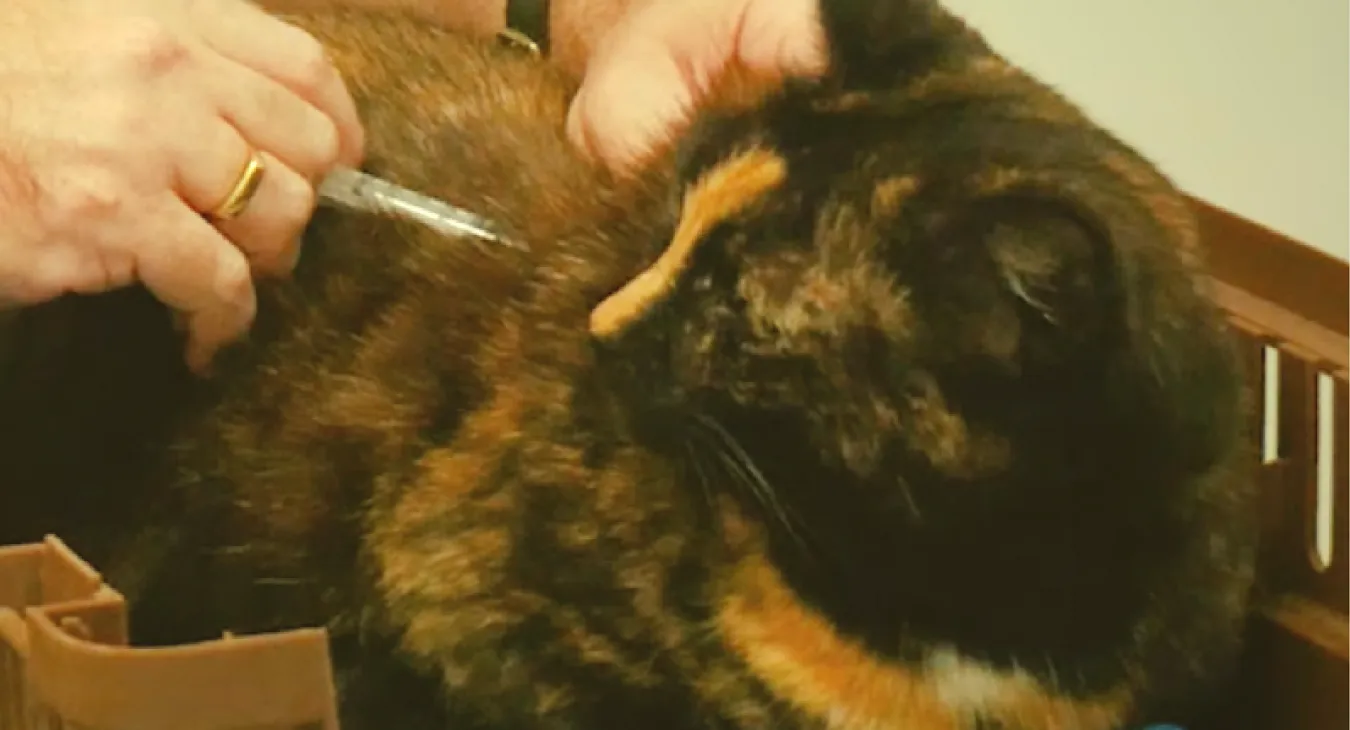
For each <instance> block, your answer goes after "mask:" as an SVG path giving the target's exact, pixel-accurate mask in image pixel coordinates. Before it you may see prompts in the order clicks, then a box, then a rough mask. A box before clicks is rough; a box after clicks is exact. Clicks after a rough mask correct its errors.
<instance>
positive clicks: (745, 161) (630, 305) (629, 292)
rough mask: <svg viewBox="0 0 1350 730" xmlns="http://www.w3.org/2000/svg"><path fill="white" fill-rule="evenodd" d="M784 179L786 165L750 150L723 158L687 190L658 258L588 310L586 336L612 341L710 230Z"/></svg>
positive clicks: (664, 288) (667, 285) (669, 284)
mask: <svg viewBox="0 0 1350 730" xmlns="http://www.w3.org/2000/svg"><path fill="white" fill-rule="evenodd" d="M786 178H787V161H786V160H784V159H783V158H782V157H781V156H780V155H778V154H777V153H775V152H771V151H769V150H766V149H763V148H758V147H756V148H752V149H750V150H747V151H745V152H742V153H740V154H738V155H735V156H733V157H730V158H728V159H727V160H725V161H723V162H722V163H721V164H719V165H718V166H717V167H714V168H713V169H711V170H709V171H708V172H707V173H705V174H704V175H703V177H702V178H700V179H699V181H698V182H696V183H694V185H693V186H691V187H690V189H689V191H688V192H687V193H686V194H685V197H684V209H683V213H682V215H681V216H680V223H679V226H678V227H677V228H676V229H675V235H674V236H673V238H672V239H671V243H670V246H668V247H667V248H666V250H665V252H664V253H662V254H661V257H660V258H658V259H657V260H656V263H654V264H652V265H651V266H650V267H649V268H647V269H646V270H645V271H643V272H642V273H640V274H638V275H637V276H636V277H634V278H633V279H632V280H631V281H629V282H628V283H627V284H625V285H624V286H623V287H622V288H621V289H619V290H618V291H616V292H614V293H613V294H611V295H610V296H609V297H608V298H607V299H605V300H604V301H603V302H600V304H599V306H597V307H596V308H595V309H594V310H592V311H591V322H590V329H591V334H592V335H593V336H595V337H599V338H604V339H608V338H612V337H614V336H616V335H618V334H620V333H621V332H623V330H624V329H626V328H627V327H629V326H630V325H631V324H632V323H633V322H635V321H636V320H637V319H638V318H639V317H641V316H642V314H643V313H644V312H646V311H647V310H649V309H651V308H652V307H653V306H655V305H656V304H657V303H659V302H660V301H661V300H662V299H664V298H665V297H666V296H668V295H669V294H670V291H671V290H672V289H673V288H674V286H675V281H676V279H677V278H678V277H679V276H680V274H682V273H683V272H684V270H685V269H686V268H687V267H688V265H689V259H690V258H691V257H692V256H693V254H694V251H695V250H696V249H697V246H698V243H699V242H700V241H701V240H703V237H704V236H705V235H706V234H707V233H708V231H709V230H711V229H712V228H713V226H715V225H717V224H718V223H720V222H722V221H724V220H726V219H727V218H730V217H731V216H733V215H736V214H737V213H739V212H741V211H743V210H745V209H746V208H748V207H749V206H750V205H751V204H752V203H754V202H755V201H756V200H758V199H759V198H760V197H762V196H763V195H764V194H765V193H767V192H769V191H770V190H772V189H774V188H776V187H778V186H779V185H781V184H782V182H783V180H785V179H786Z"/></svg>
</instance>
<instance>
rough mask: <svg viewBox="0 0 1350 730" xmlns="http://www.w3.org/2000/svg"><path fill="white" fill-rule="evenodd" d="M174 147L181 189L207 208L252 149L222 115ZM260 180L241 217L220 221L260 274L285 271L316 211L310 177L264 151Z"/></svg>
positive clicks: (186, 198) (229, 186)
mask: <svg viewBox="0 0 1350 730" xmlns="http://www.w3.org/2000/svg"><path fill="white" fill-rule="evenodd" d="M183 144H184V145H185V146H184V147H183V148H181V149H178V150H175V155H174V158H175V159H176V160H177V170H176V177H177V181H178V185H177V192H178V194H179V195H180V196H181V198H182V199H183V202H184V203H186V204H187V205H188V206H189V207H191V208H192V209H194V210H198V211H202V212H205V213H209V212H210V211H211V210H213V209H215V208H216V207H217V206H219V205H220V204H221V202H222V201H224V200H225V198H226V197H227V196H228V195H229V194H230V192H231V190H233V188H234V186H235V185H236V184H237V183H238V182H239V177H240V175H241V173H242V172H243V170H244V167H245V165H247V164H248V162H249V158H250V156H251V155H252V154H253V150H254V149H259V148H261V147H262V145H260V144H250V143H249V142H248V141H247V140H245V139H244V137H243V135H241V134H240V133H239V132H238V131H236V130H235V129H234V127H232V126H230V125H229V124H226V123H225V122H223V121H221V120H220V119H219V118H217V119H214V120H212V122H210V123H208V124H207V125H206V129H205V130H204V131H202V132H200V133H198V134H194V135H185V138H184V140H183ZM261 156H262V161H263V173H262V180H261V182H260V183H259V186H258V189H257V191H256V192H254V194H253V197H252V199H250V200H249V202H248V204H247V205H246V206H245V207H244V209H243V211H241V212H240V213H239V214H238V216H236V217H234V218H231V219H229V220H225V221H220V222H218V223H217V228H218V229H219V231H220V232H221V233H223V234H224V235H225V236H227V237H228V238H229V240H230V241H231V242H233V243H234V244H235V245H236V246H238V247H239V249H240V251H242V252H243V254H244V256H245V257H246V258H247V259H248V261H249V262H250V263H251V264H252V268H253V269H254V270H255V271H257V272H260V273H265V274H274V275H284V274H286V273H289V272H290V270H291V269H292V268H293V267H294V265H295V259H296V256H297V254H298V250H297V248H296V247H297V245H298V244H297V242H298V239H299V236H300V232H301V231H302V230H303V229H304V226H305V224H306V223H307V222H308V221H309V218H310V216H311V215H312V213H313V211H314V189H313V187H312V185H311V184H310V182H309V180H308V179H307V178H306V177H305V176H302V175H301V174H300V173H299V172H296V171H295V170H293V169H291V167H290V166H288V165H287V164H285V163H284V162H283V161H282V160H280V159H279V158H277V157H276V156H275V155H272V154H270V153H267V152H263V153H261Z"/></svg>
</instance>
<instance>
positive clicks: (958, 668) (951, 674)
mask: <svg viewBox="0 0 1350 730" xmlns="http://www.w3.org/2000/svg"><path fill="white" fill-rule="evenodd" d="M723 512H724V515H725V517H724V519H725V522H726V525H727V532H726V534H727V536H728V538H729V539H731V540H732V541H733V542H742V543H743V544H742V545H741V547H742V548H744V549H746V552H745V557H743V558H742V559H741V561H740V563H739V565H738V566H737V567H736V568H735V569H734V571H733V572H732V574H731V575H730V576H728V579H727V581H726V583H725V584H724V595H723V596H722V598H721V601H720V605H719V610H718V612H717V614H716V616H715V619H714V620H715V623H716V626H717V628H718V631H719V632H720V634H721V636H722V639H723V640H724V641H725V642H726V643H727V644H728V646H729V647H730V648H731V650H732V651H733V652H735V653H736V654H737V655H738V656H739V657H740V658H741V660H742V661H744V662H745V663H746V665H747V666H748V667H749V668H750V670H751V671H752V672H754V673H755V674H756V675H757V676H758V677H759V678H760V679H761V680H762V681H763V682H764V683H765V684H766V685H767V686H768V687H769V688H770V689H771V690H772V691H773V692H774V693H775V694H776V695H778V696H779V697H781V698H783V700H785V701H786V702H787V703H788V704H790V705H791V706H793V707H795V708H796V709H797V710H798V711H801V712H804V713H806V714H808V715H811V716H813V717H815V718H817V719H818V720H820V721H821V723H822V726H823V727H825V728H829V730H914V728H923V729H924V730H961V729H962V728H968V727H972V726H973V725H974V721H975V719H976V718H986V719H990V720H995V721H997V722H1000V723H1002V724H1003V726H1005V727H1037V728H1054V729H1056V730H1070V729H1072V730H1109V728H1113V727H1115V726H1116V724H1117V723H1119V722H1120V721H1121V719H1122V717H1123V715H1124V713H1125V712H1126V710H1127V708H1128V707H1129V704H1130V700H1131V697H1132V692H1131V690H1130V688H1129V687H1128V686H1125V685H1122V686H1120V687H1118V688H1116V689H1114V690H1112V691H1110V692H1108V693H1106V694H1104V695H1102V696H1099V697H1095V698H1090V699H1085V700H1077V699H1071V698H1067V697H1064V696H1062V695H1059V694H1057V693H1055V692H1053V691H1052V690H1049V689H1047V688H1046V687H1044V686H1043V685H1042V684H1041V683H1040V682H1038V681H1037V680H1036V679H1035V678H1034V677H1031V676H1030V675H1028V674H1026V673H1023V672H1019V671H1015V670H1014V671H1005V670H999V669H994V668H991V667H988V666H985V665H983V664H980V663H977V662H974V661H971V660H968V659H965V658H963V657H961V656H960V655H958V654H956V653H954V652H950V653H940V654H939V653H932V654H931V655H930V658H929V661H927V662H925V663H922V664H917V663H916V664H915V665H913V666H902V665H899V664H895V663H891V662H885V661H883V660H881V659H879V658H878V657H876V656H874V655H872V654H871V653H869V652H868V651H867V650H866V649H865V648H863V647H862V646H860V645H858V644H857V643H856V642H854V641H852V640H850V639H848V638H845V637H842V636H840V635H839V634H838V633H836V632H835V630H834V627H833V626H831V625H830V623H829V621H828V620H827V619H825V618H824V617H822V616H820V615H819V614H817V613H816V612H815V611H813V610H812V609H810V608H808V607H806V606H805V605H803V604H802V603H801V601H799V600H798V599H797V597H796V595H795V594H794V593H793V591H792V589H791V588H789V587H788V586H787V585H786V583H785V582H784V581H783V579H782V576H781V575H780V574H779V573H778V571H777V570H776V569H775V568H774V567H773V566H772V565H771V564H770V563H769V561H768V559H767V558H765V557H764V554H763V552H762V551H761V550H759V549H756V548H755V547H752V545H753V543H755V542H758V540H756V539H755V537H754V536H753V529H752V528H750V527H749V526H748V525H747V524H746V523H745V522H743V521H742V520H741V518H740V516H739V515H738V514H737V513H736V510H735V508H734V507H729V506H727V504H726V503H725V502H724V503H723Z"/></svg>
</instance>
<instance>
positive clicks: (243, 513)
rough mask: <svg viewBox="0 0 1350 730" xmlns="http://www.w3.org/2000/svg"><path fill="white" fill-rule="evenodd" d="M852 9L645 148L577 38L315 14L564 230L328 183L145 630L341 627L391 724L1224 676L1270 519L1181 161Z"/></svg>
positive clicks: (566, 719)
mask: <svg viewBox="0 0 1350 730" xmlns="http://www.w3.org/2000/svg"><path fill="white" fill-rule="evenodd" d="M821 10H822V16H823V21H824V23H825V26H826V30H827V35H828V42H829V46H828V50H829V54H830V59H831V66H830V71H829V73H828V74H827V76H826V77H825V78H824V79H822V80H820V81H818V82H793V83H791V84H788V85H786V86H784V87H782V88H777V89H767V90H766V89H761V90H760V91H762V92H764V93H765V95H764V96H762V97H754V100H753V102H751V101H750V100H747V99H746V98H745V96H744V95H737V97H736V98H734V99H733V98H732V95H730V94H727V95H724V96H723V101H725V102H726V103H725V104H724V105H722V106H721V107H720V111H718V112H709V113H708V114H706V115H705V116H704V117H703V118H701V119H700V120H699V121H698V124H697V125H696V126H695V128H694V130H693V131H692V132H691V133H690V134H689V135H688V136H687V138H685V139H682V140H680V142H679V143H678V145H677V146H676V147H677V149H676V151H675V152H674V153H672V155H671V156H670V157H669V158H668V159H667V158H666V157H664V156H663V157H662V158H661V159H660V160H658V161H657V163H655V164H654V165H653V169H652V170H651V172H650V173H649V174H647V175H646V176H645V177H643V178H642V179H640V180H637V181H632V182H623V181H619V180H615V179H612V178H611V177H609V176H608V175H607V174H606V173H604V172H602V171H599V170H597V169H595V168H593V167H592V166H590V165H588V164H586V163H584V162H583V161H582V160H581V159H580V158H579V157H578V156H577V155H576V154H575V153H574V151H573V150H572V149H571V147H570V146H569V145H568V144H567V142H566V141H565V139H564V137H563V134H562V119H563V117H564V112H565V109H566V102H567V99H568V95H569V93H570V92H571V90H572V89H573V84H572V81H571V80H569V79H566V78H564V77H562V76H561V75H558V74H557V73H555V72H554V71H553V70H551V69H550V68H549V67H548V66H547V65H546V64H544V63H541V62H538V61H535V60H533V59H526V58H522V57H520V56H517V55H514V54H512V53H511V52H509V51H506V50H502V49H498V48H495V47H494V46H492V45H491V44H490V43H487V42H482V41H472V40H467V39H463V38H460V37H458V36H455V35H452V34H449V33H445V32H442V31H439V30H436V29H433V28H430V27H427V26H425V25H424V24H422V23H420V22H418V21H415V20H408V19H403V18H401V17H400V16H396V15H388V16H386V15H377V16H372V15H359V14H352V13H332V14H324V15H314V16H307V17H302V18H297V21H298V22H300V23H301V24H303V25H304V26H305V27H307V28H309V29H310V30H312V31H313V32H315V33H316V34H317V35H319V37H320V38H322V39H323V40H324V41H325V42H326V43H328V44H329V46H330V47H331V49H332V52H333V54H334V56H335V58H336V59H337V61H338V63H339V65H340V67H341V68H342V69H343V70H344V73H345V74H346V75H347V77H348V80H349V83H350V85H351V87H352V89H353V92H354V93H355V95H356V96H357V98H358V101H359V104H360V105H361V109H362V115H363V117H364V119H365V120H366V123H367V125H368V129H369V138H370V147H371V151H370V156H369V161H368V168H369V169H370V170H372V171H373V172H376V173H378V174H381V175H384V176H388V177H390V178H392V179H394V180H396V181H399V182H402V183H404V184H408V185H410V186H412V187H415V188H417V189H420V190H423V191H425V192H428V193H430V194H433V195H437V196H441V197H444V198H446V199H449V200H451V201H455V202H457V203H460V204H463V205H467V206H469V207H471V208H474V209H478V210H481V211H483V212H485V213H487V214H489V215H491V216H492V217H494V218H496V219H499V220H501V221H503V222H504V223H505V224H506V226H507V227H508V228H509V229H510V230H511V231H512V232H513V234H514V236H515V237H516V238H517V239H519V240H520V241H522V242H524V243H526V244H528V247H529V251H528V252H524V251H518V250H515V249H511V248H507V247H483V246H480V245H478V244H475V243H471V242H468V241H462V240H450V239H445V238H439V237H437V236H436V235H434V234H432V233H430V232H429V231H426V230H421V229H418V228H416V227H413V226H410V225H404V224H400V223H394V222H390V221H387V220H380V219H375V218H371V217H365V216H359V215H353V214H346V213H342V214H335V213H333V212H331V211H321V212H320V213H319V214H318V216H317V217H316V219H315V221H314V223H313V224H312V226H311V229H310V230H309V232H308V234H307V238H306V248H305V251H306V253H305V256H304V259H303V260H302V262H301V265H300V268H299V270H298V272H297V276H296V279H295V281H293V282H291V283H288V284H284V285H278V286H276V287H273V288H270V289H265V290H264V291H263V293H262V300H261V304H260V312H261V314H260V320H259V324H258V327H257V329H256V331H255V333H254V335H253V337H252V339H251V342H250V343H248V344H246V345H244V346H241V347H239V348H237V349H236V350H235V351H233V352H230V353H228V354H227V357H226V359H225V360H223V361H222V362H221V363H219V367H218V371H217V377H216V379H215V381H214V382H215V383H217V384H218V385H219V386H220V393H219V402H218V403H217V404H215V405H214V406H213V407H212V408H211V409H210V410H209V411H208V412H207V413H206V415H205V416H204V417H199V418H196V419H193V420H192V424H191V425H190V426H188V427H186V428H184V430H183V434H182V438H181V439H180V441H179V443H178V446H177V448H176V450H175V453H176V458H177V461H176V464H177V466H176V468H177V469H178V470H179V473H180V475H181V478H180V479H179V480H178V482H177V483H176V484H175V485H174V487H173V488H172V489H171V490H169V491H167V492H165V493H164V494H160V495H156V496H155V499H156V500H158V504H159V505H160V506H161V512H160V514H159V517H160V520H159V521H158V522H157V523H156V524H157V525H158V529H151V531H150V532H147V533H145V534H146V535H149V537H147V538H146V540H145V541H144V544H145V545H150V546H151V547H152V548H156V549H158V552H156V549H149V550H140V549H139V548H137V549H134V550H128V551H127V552H126V553H125V554H124V555H123V557H122V558H121V561H122V562H120V563H119V562H113V564H112V570H111V572H112V576H113V579H114V580H121V581H122V582H121V583H119V585H121V586H122V587H124V588H126V589H127V590H128V591H129V592H131V593H132V594H133V595H134V596H136V598H137V605H136V606H135V614H134V615H136V616H137V618H138V620H139V621H141V622H143V625H140V626H138V627H137V629H138V630H139V631H140V632H141V635H142V637H143V638H147V639H150V640H156V641H178V640H184V639H188V638H202V637H205V636H209V635H214V634H216V633H217V632H219V631H220V630H222V629H231V630H235V631H260V630H269V629H277V628H285V627H295V626H301V625H312V624H325V625H327V626H329V627H330V628H331V629H332V631H333V633H334V637H335V638H334V641H335V653H336V658H337V662H338V664H339V667H338V669H339V677H340V680H341V682H342V685H341V690H342V693H343V695H344V722H345V723H346V724H345V727H346V728H348V730H360V729H361V728H414V727H428V728H432V727H435V728H461V727H479V726H482V727H492V728H530V729H539V730H543V729H545V728H548V729H552V728H650V729H652V730H657V729H661V728H670V729H675V728H680V729H685V728H830V729H833V730H863V729H868V730H872V729H887V728H890V729H895V730H958V729H966V730H969V729H974V728H986V729H987V728H1000V729H1002V730H1031V729H1041V728H1065V729H1068V728H1073V729H1075V730H1093V729H1097V728H1103V729H1104V728H1116V727H1122V726H1126V725H1127V724H1129V723H1135V722H1141V721H1146V720H1150V719H1152V718H1154V717H1156V716H1158V715H1160V714H1161V713H1164V712H1169V711H1172V710H1173V708H1177V707H1182V706H1184V705H1185V704H1186V703H1188V702H1193V701H1197V697H1199V696H1200V693H1201V692H1203V691H1204V689H1205V687H1206V686H1207V682H1208V681H1209V680H1210V679H1212V677H1213V676H1215V675H1216V674H1218V673H1221V672H1222V669H1223V667H1224V666H1225V665H1226V663H1227V662H1228V661H1229V660H1230V659H1231V656H1232V654H1233V652H1234V649H1235V647H1236V645H1237V637H1238V635H1239V633H1240V629H1241V625H1242V619H1243V615H1244V609H1245V605H1246V600H1247V592H1248V586H1249V584H1250V582H1251V574H1252V561H1253V556H1252V542H1253V539H1254V535H1253V528H1252V513H1253V505H1252V504H1251V485H1250V483H1249V481H1248V474H1249V470H1248V469H1247V466H1248V463H1247V453H1246V450H1245V447H1244V441H1243V438H1242V432H1241V423H1242V410H1241V398H1240V392H1239V378H1238V364H1237V362H1236V360H1235V359H1234V357H1233V354H1232V352H1231V350H1230V345H1229V340H1228V337H1227V333H1226V331H1225V326H1224V323H1223V320H1222V318H1221V316H1220V314H1219V313H1218V312H1217V311H1216V310H1215V309H1214V308H1213V307H1212V306H1211V304H1210V303H1209V300H1208V298H1207V290H1206V288H1205V282H1206V279H1205V277H1204V272H1203V270H1202V269H1201V268H1200V264H1199V262H1198V252H1197V248H1198V242H1197V233H1196V229H1195V225H1194V223H1193V222H1192V221H1191V219H1190V217H1189V213H1188V211H1187V207H1186V204H1185V202H1184V200H1183V198H1182V197H1181V196H1180V195H1179V194H1178V193H1177V192H1176V191H1175V190H1174V189H1173V188H1172V187H1171V186H1170V185H1169V183H1168V182H1167V181H1166V180H1165V179H1164V178H1163V177H1161V176H1160V174H1159V173H1158V172H1156V171H1155V170H1154V169H1153V168H1152V167H1151V166H1150V165H1149V164H1148V163H1147V162H1145V161H1144V160H1142V159H1141V158H1140V157H1139V156H1138V155H1136V154H1135V153H1134V152H1133V151H1131V149H1129V148H1128V147H1127V146H1125V145H1123V144H1122V143H1121V142H1119V141H1117V140H1116V139H1114V138H1113V137H1112V136H1111V135H1109V134H1108V133H1106V132H1104V131H1102V130H1101V129H1099V128H1098V127H1096V126H1094V125H1093V124H1092V123H1091V122H1090V121H1089V120H1088V119H1086V118H1085V117H1084V116H1083V115H1082V114H1080V112H1079V111H1077V110H1076V109H1075V108H1074V107H1073V106H1072V105H1070V104H1069V103H1068V102H1066V101H1064V100H1063V99H1061V98H1060V97H1059V96H1058V95H1056V94H1055V93H1053V92H1052V91H1050V90H1048V89H1047V88H1045V87H1044V86H1042V85H1039V84H1038V83H1036V82H1035V81H1033V80H1031V79H1030V78H1028V77H1027V76H1026V75H1024V74H1023V73H1022V72H1020V71H1018V70H1016V69H1015V68H1013V67H1012V66H1010V65H1009V64H1008V63H1007V62H1005V61H1004V60H1003V59H1001V58H1000V57H999V56H997V55H995V53H994V52H993V51H991V50H990V49H989V48H988V47H987V46H986V45H985V44H984V42H983V41H982V40H981V39H980V38H979V37H978V36H977V35H976V34H974V33H973V32H972V31H970V30H968V29H967V28H966V27H965V26H964V25H963V24H962V23H961V22H959V21H958V20H957V19H955V18H954V17H953V16H951V15H950V14H948V13H947V12H946V11H944V10H943V9H941V8H940V7H939V6H938V5H937V4H935V3H931V2H925V1H924V0H852V1H849V0H834V1H830V0H821ZM151 522H155V521H154V520H151ZM147 529H150V528H147ZM165 533H167V534H170V535H172V538H171V539H170V538H165V537H163V534H165ZM119 576H120V578H119Z"/></svg>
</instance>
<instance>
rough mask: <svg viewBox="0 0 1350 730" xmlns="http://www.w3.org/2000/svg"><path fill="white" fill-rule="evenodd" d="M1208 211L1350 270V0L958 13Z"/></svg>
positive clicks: (1000, 5) (1031, 6)
mask: <svg viewBox="0 0 1350 730" xmlns="http://www.w3.org/2000/svg"><path fill="white" fill-rule="evenodd" d="M946 2H947V5H948V7H950V8H951V9H952V10H954V11H955V12H957V13H959V14H961V15H963V16H964V17H966V18H967V20H969V21H970V23H971V24H972V25H973V26H974V27H976V28H978V29H979V30H981V31H982V32H983V33H984V34H985V36H986V37H987V38H988V39H989V41H990V42H991V43H992V44H993V45H994V46H996V47H997V48H998V49H999V50H1000V51H1001V52H1003V53H1004V55H1006V56H1008V57H1009V58H1010V59H1011V60H1013V61H1014V62H1015V63H1018V64H1020V65H1022V66H1023V67H1025V68H1027V69H1028V70H1030V71H1031V72H1033V73H1035V74H1036V75H1037V76H1039V77H1040V78H1041V79H1042V80H1044V81H1047V82H1049V83H1051V84H1052V85H1054V86H1056V87H1058V88H1059V89H1060V90H1061V91H1063V92H1064V93H1065V94H1066V95H1068V96H1069V97H1071V98H1072V99H1074V100H1075V101H1076V102H1077V103H1079V104H1081V105H1082V106H1083V107H1084V108H1085V109H1086V110H1087V111H1088V112H1089V113H1090V114H1092V115H1093V116H1094V117H1095V118H1096V119H1097V120H1098V121H1099V122H1101V123H1102V124H1103V125H1104V126H1106V127H1108V128H1109V129H1111V130H1113V131H1114V132H1116V133H1117V134H1118V135H1120V136H1121V137H1122V138H1123V139H1125V140H1126V141H1127V142H1129V143H1131V144H1133V145H1135V146H1136V147H1138V148H1139V149H1140V151H1142V152H1143V153H1144V154H1146V155H1147V156H1149V157H1150V158H1151V159H1153V160H1154V161H1155V162H1156V163H1158V164H1159V166H1160V167H1162V168H1163V169H1164V171H1166V172H1167V173H1168V174H1169V175H1171V177H1172V178H1173V180H1175V181H1176V182H1177V183H1178V184H1179V185H1180V186H1181V187H1183V188H1185V189H1186V190H1188V191H1189V192H1191V193H1193V194H1194V195H1196V196H1197V197H1200V198H1204V199H1206V200H1209V201H1211V202H1213V203H1215V204H1217V205H1220V206H1223V207H1225V208H1228V209H1230V210H1232V211H1234V212H1236V213H1238V214H1240V215H1242V216H1245V217H1247V218H1251V219H1253V220H1256V221H1259V222H1260V223H1263V224H1265V225H1267V226H1269V227H1271V228H1274V229H1276V230H1278V231H1281V232H1283V233H1285V234H1287V235H1289V236H1292V237H1293V238H1295V239H1298V240H1299V241H1302V242H1304V243H1307V244H1310V245H1313V246H1316V247H1318V248H1320V249H1322V250H1324V251H1327V252H1329V253H1331V254H1333V255H1335V256H1338V257H1340V258H1342V259H1345V258H1347V240H1348V239H1350V0H946Z"/></svg>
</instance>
